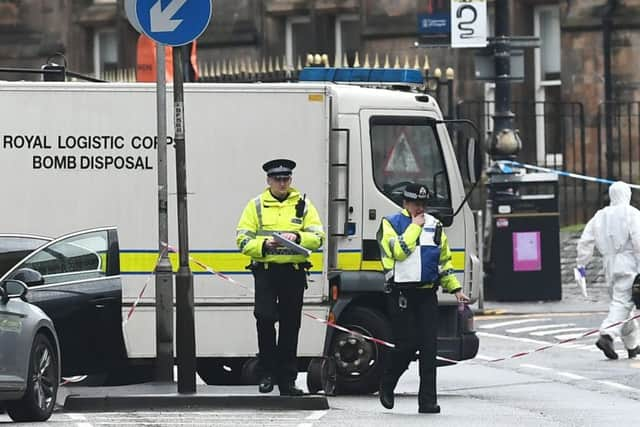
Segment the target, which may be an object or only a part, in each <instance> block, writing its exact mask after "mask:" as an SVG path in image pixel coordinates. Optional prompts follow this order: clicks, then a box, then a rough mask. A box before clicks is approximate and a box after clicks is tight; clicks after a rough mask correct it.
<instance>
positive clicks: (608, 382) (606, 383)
mask: <svg viewBox="0 0 640 427" xmlns="http://www.w3.org/2000/svg"><path fill="white" fill-rule="evenodd" d="M598 382H599V383H601V384H604V385H608V386H610V387H614V388H618V389H620V390H626V391H636V392H640V390H638V389H637V388H633V387H629V386H627V385H624V384H619V383H614V382H613V381H605V380H599V381H598Z"/></svg>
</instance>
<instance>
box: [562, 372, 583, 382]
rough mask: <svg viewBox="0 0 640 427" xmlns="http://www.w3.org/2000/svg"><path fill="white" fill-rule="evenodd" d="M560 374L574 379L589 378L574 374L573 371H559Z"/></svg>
mask: <svg viewBox="0 0 640 427" xmlns="http://www.w3.org/2000/svg"><path fill="white" fill-rule="evenodd" d="M558 375H560V376H562V377H566V378H570V379H572V380H586V379H587V378H585V377H583V376H580V375H576V374H572V373H571V372H558Z"/></svg>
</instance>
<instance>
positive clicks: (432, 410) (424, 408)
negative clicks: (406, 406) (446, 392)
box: [418, 403, 440, 414]
mask: <svg viewBox="0 0 640 427" xmlns="http://www.w3.org/2000/svg"><path fill="white" fill-rule="evenodd" d="M418 412H419V413H421V414H439V413H440V405H436V404H435V403H434V404H432V405H421V406H420V407H419V408H418Z"/></svg>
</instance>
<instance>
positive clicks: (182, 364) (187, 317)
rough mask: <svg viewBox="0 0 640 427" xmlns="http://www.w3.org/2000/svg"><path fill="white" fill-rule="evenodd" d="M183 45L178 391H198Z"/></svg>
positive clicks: (178, 90) (178, 86) (178, 70)
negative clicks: (191, 265)
mask: <svg viewBox="0 0 640 427" xmlns="http://www.w3.org/2000/svg"><path fill="white" fill-rule="evenodd" d="M183 81H184V75H183V64H182V49H175V48H174V49H173V106H174V113H175V115H174V117H175V122H174V127H175V137H174V143H175V147H176V187H177V193H178V244H179V251H180V268H179V269H178V274H177V275H176V327H177V332H178V334H177V337H176V344H177V353H178V393H195V392H196V337H195V326H194V308H193V307H194V300H193V275H192V274H191V268H190V267H189V229H188V217H187V159H186V152H185V135H184V90H183Z"/></svg>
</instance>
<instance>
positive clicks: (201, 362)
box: [197, 357, 247, 385]
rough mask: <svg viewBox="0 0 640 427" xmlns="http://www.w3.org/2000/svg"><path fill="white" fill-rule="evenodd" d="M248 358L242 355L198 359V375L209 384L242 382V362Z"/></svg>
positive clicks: (237, 383) (236, 383)
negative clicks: (229, 357) (226, 357)
mask: <svg viewBox="0 0 640 427" xmlns="http://www.w3.org/2000/svg"><path fill="white" fill-rule="evenodd" d="M246 360H247V359H246V358H242V357H236V358H232V359H220V358H200V359H198V360H197V371H198V375H200V378H202V380H203V381H204V382H205V383H207V384H208V385H239V384H242V364H243V363H244V362H245V361H246Z"/></svg>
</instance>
